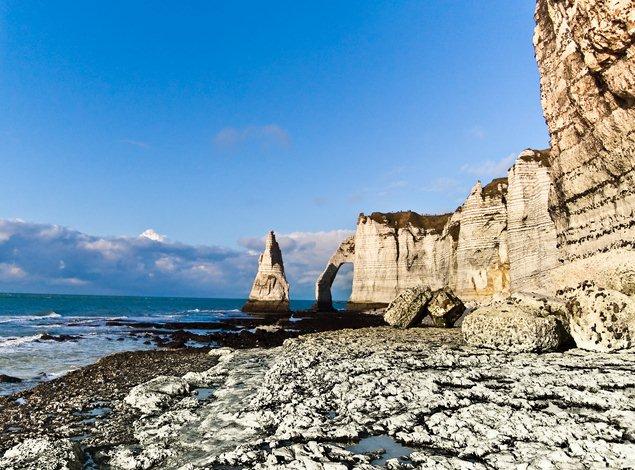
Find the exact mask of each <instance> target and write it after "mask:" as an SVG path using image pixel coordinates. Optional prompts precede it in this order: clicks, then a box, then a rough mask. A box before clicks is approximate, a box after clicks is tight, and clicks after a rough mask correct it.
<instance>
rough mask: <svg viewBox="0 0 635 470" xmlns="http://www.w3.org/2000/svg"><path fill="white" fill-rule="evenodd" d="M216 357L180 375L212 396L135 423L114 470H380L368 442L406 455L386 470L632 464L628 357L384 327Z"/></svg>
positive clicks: (112, 454) (633, 358)
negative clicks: (514, 347)
mask: <svg viewBox="0 0 635 470" xmlns="http://www.w3.org/2000/svg"><path fill="white" fill-rule="evenodd" d="M215 354H217V357H218V363H217V364H216V365H215V366H214V367H212V368H211V369H209V370H208V371H205V372H200V373H193V374H187V375H186V376H184V377H183V380H185V381H186V382H187V383H188V384H189V385H190V386H191V387H201V386H206V387H210V388H212V389H213V392H212V393H211V394H210V395H209V396H208V398H207V399H206V400H204V401H199V400H196V399H193V398H192V397H185V398H183V397H180V396H174V397H173V398H172V401H171V403H170V404H169V405H168V404H165V405H164V406H163V408H162V410H161V411H158V412H153V413H150V414H147V415H144V416H143V417H141V418H140V419H138V420H137V421H136V422H135V424H134V434H135V438H136V440H137V441H138V442H139V443H140V444H139V445H137V446H130V445H122V446H119V447H116V448H113V449H111V450H109V451H108V453H107V456H106V457H105V458H109V459H110V463H111V465H113V467H114V468H147V467H149V466H153V468H178V467H182V466H183V465H186V464H187V467H182V468H190V469H192V468H255V469H265V468H267V469H268V468H272V469H273V468H280V469H282V468H298V469H300V468H316V469H323V468H331V469H346V468H349V469H350V468H359V469H371V468H378V467H377V465H379V463H378V462H379V460H378V459H379V458H380V457H381V455H382V451H381V450H380V449H376V450H374V451H372V452H368V453H358V451H357V450H356V449H359V447H352V446H353V445H354V444H356V443H358V442H359V441H360V440H362V439H363V438H365V437H368V436H378V439H379V438H380V437H381V436H385V437H381V439H387V438H389V439H390V440H392V441H394V442H396V443H397V444H399V446H396V447H397V448H399V449H401V448H402V447H401V446H404V447H406V448H408V451H410V450H412V452H411V454H410V455H409V456H405V455H404V456H401V455H399V456H397V455H395V454H392V455H391V458H389V459H388V460H387V462H385V465H386V467H387V468H475V469H486V468H510V467H516V466H522V468H596V467H602V468H624V467H629V466H633V465H635V425H634V424H633V423H635V374H633V372H635V352H634V351H632V350H631V351H625V352H620V353H613V354H604V353H590V352H586V351H583V350H580V349H573V350H569V351H566V352H564V353H547V354H532V353H506V352H502V351H496V350H487V349H479V348H472V347H469V346H466V345H465V344H464V343H463V341H462V338H461V334H460V331H459V330H458V329H434V328H414V329H409V330H399V329H394V328H387V327H383V328H372V329H360V330H341V331H336V332H328V333H320V334H316V335H307V336H302V337H300V338H297V339H293V340H289V341H287V342H285V344H284V345H283V346H282V347H279V348H273V349H254V350H240V351H236V350H226V349H222V350H219V351H217V352H216V353H215ZM381 439H380V440H381ZM402 452H405V451H402ZM399 457H407V460H404V459H400V458H399ZM382 465H383V464H382Z"/></svg>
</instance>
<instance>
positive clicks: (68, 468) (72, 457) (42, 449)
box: [0, 437, 84, 470]
mask: <svg viewBox="0 0 635 470" xmlns="http://www.w3.org/2000/svg"><path fill="white" fill-rule="evenodd" d="M83 467H84V462H83V453H82V450H81V448H80V446H79V444H78V443H77V442H73V441H71V440H70V439H59V440H55V439H52V438H49V437H41V438H33V439H25V440H24V441H22V442H21V443H19V444H17V445H15V446H13V447H11V448H10V449H8V450H7V451H6V452H5V453H4V456H3V457H2V458H0V468H2V469H5V470H82V468H83Z"/></svg>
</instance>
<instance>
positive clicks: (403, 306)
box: [384, 286, 432, 328]
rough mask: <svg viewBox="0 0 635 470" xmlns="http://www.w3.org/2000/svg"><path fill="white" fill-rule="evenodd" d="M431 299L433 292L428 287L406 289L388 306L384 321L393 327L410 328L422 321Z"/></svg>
mask: <svg viewBox="0 0 635 470" xmlns="http://www.w3.org/2000/svg"><path fill="white" fill-rule="evenodd" d="M431 299H432V291H431V290H430V288H429V287H427V286H417V287H410V288H408V289H404V290H402V291H401V292H400V293H399V294H398V295H397V297H395V299H394V300H393V301H392V302H391V303H390V305H388V308H387V309H386V312H385V313H384V320H385V321H386V323H388V324H389V325H391V326H395V327H398V328H410V327H411V326H414V325H416V324H417V323H418V322H419V321H421V318H422V317H423V316H424V314H425V312H426V306H427V305H428V303H429V302H430V300H431Z"/></svg>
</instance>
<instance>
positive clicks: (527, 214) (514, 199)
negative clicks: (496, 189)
mask: <svg viewBox="0 0 635 470" xmlns="http://www.w3.org/2000/svg"><path fill="white" fill-rule="evenodd" d="M549 165H550V164H549V151H548V150H541V151H538V150H525V151H524V152H522V153H521V154H520V155H519V157H518V159H517V160H516V163H514V166H512V167H511V169H510V170H509V173H508V181H509V186H508V191H507V243H508V256H509V260H510V263H509V268H510V273H509V277H510V290H511V291H512V292H520V291H525V292H529V291H531V292H536V293H541V294H547V295H553V294H554V293H555V290H556V284H555V283H554V282H552V278H551V273H552V272H553V270H554V268H556V267H558V266H559V265H560V261H559V253H558V248H557V241H556V226H555V224H554V223H553V221H552V220H551V216H550V215H549V194H550V193H551V191H552V190H553V183H552V181H551V176H550V166H549Z"/></svg>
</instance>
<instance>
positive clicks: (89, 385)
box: [0, 349, 216, 468]
mask: <svg viewBox="0 0 635 470" xmlns="http://www.w3.org/2000/svg"><path fill="white" fill-rule="evenodd" d="M215 363H216V359H215V358H214V357H211V356H209V355H208V354H207V350H195V349H184V350H178V351H137V352H126V353H119V354H113V355H111V356H107V357H105V358H103V359H101V360H100V361H98V362H97V363H95V364H93V365H90V366H87V367H84V368H82V369H79V370H76V371H73V372H70V373H68V374H66V375H65V376H63V377H60V378H58V379H55V380H52V381H50V382H45V383H42V384H40V385H38V386H37V387H35V388H33V389H30V390H26V391H23V392H19V393H17V394H14V395H11V396H6V397H0V455H2V452H3V451H5V450H6V449H8V448H9V447H11V446H13V445H15V444H17V443H19V442H22V441H24V439H26V438H40V437H47V438H50V439H54V440H55V439H61V438H67V439H73V440H74V441H75V442H78V443H81V445H82V448H84V449H88V450H89V452H90V451H91V450H92V449H93V448H98V447H101V446H105V445H106V446H107V445H110V444H112V443H119V442H130V441H131V440H133V436H132V430H131V429H130V423H131V422H132V421H133V420H134V419H136V418H138V417H139V416H140V412H138V411H137V410H136V409H134V408H132V407H130V406H127V405H125V404H124V403H123V399H124V397H125V396H126V395H127V394H128V392H129V391H130V389H132V388H133V387H134V386H136V385H139V384H142V383H145V382H146V381H148V380H150V379H152V378H154V377H156V376H157V375H160V374H176V375H182V374H185V373H187V372H188V371H196V370H199V371H200V370H207V369H209V368H210V367H211V366H213V365H214V364H215ZM106 422H107V425H106ZM0 468H5V467H1V466H0Z"/></svg>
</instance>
